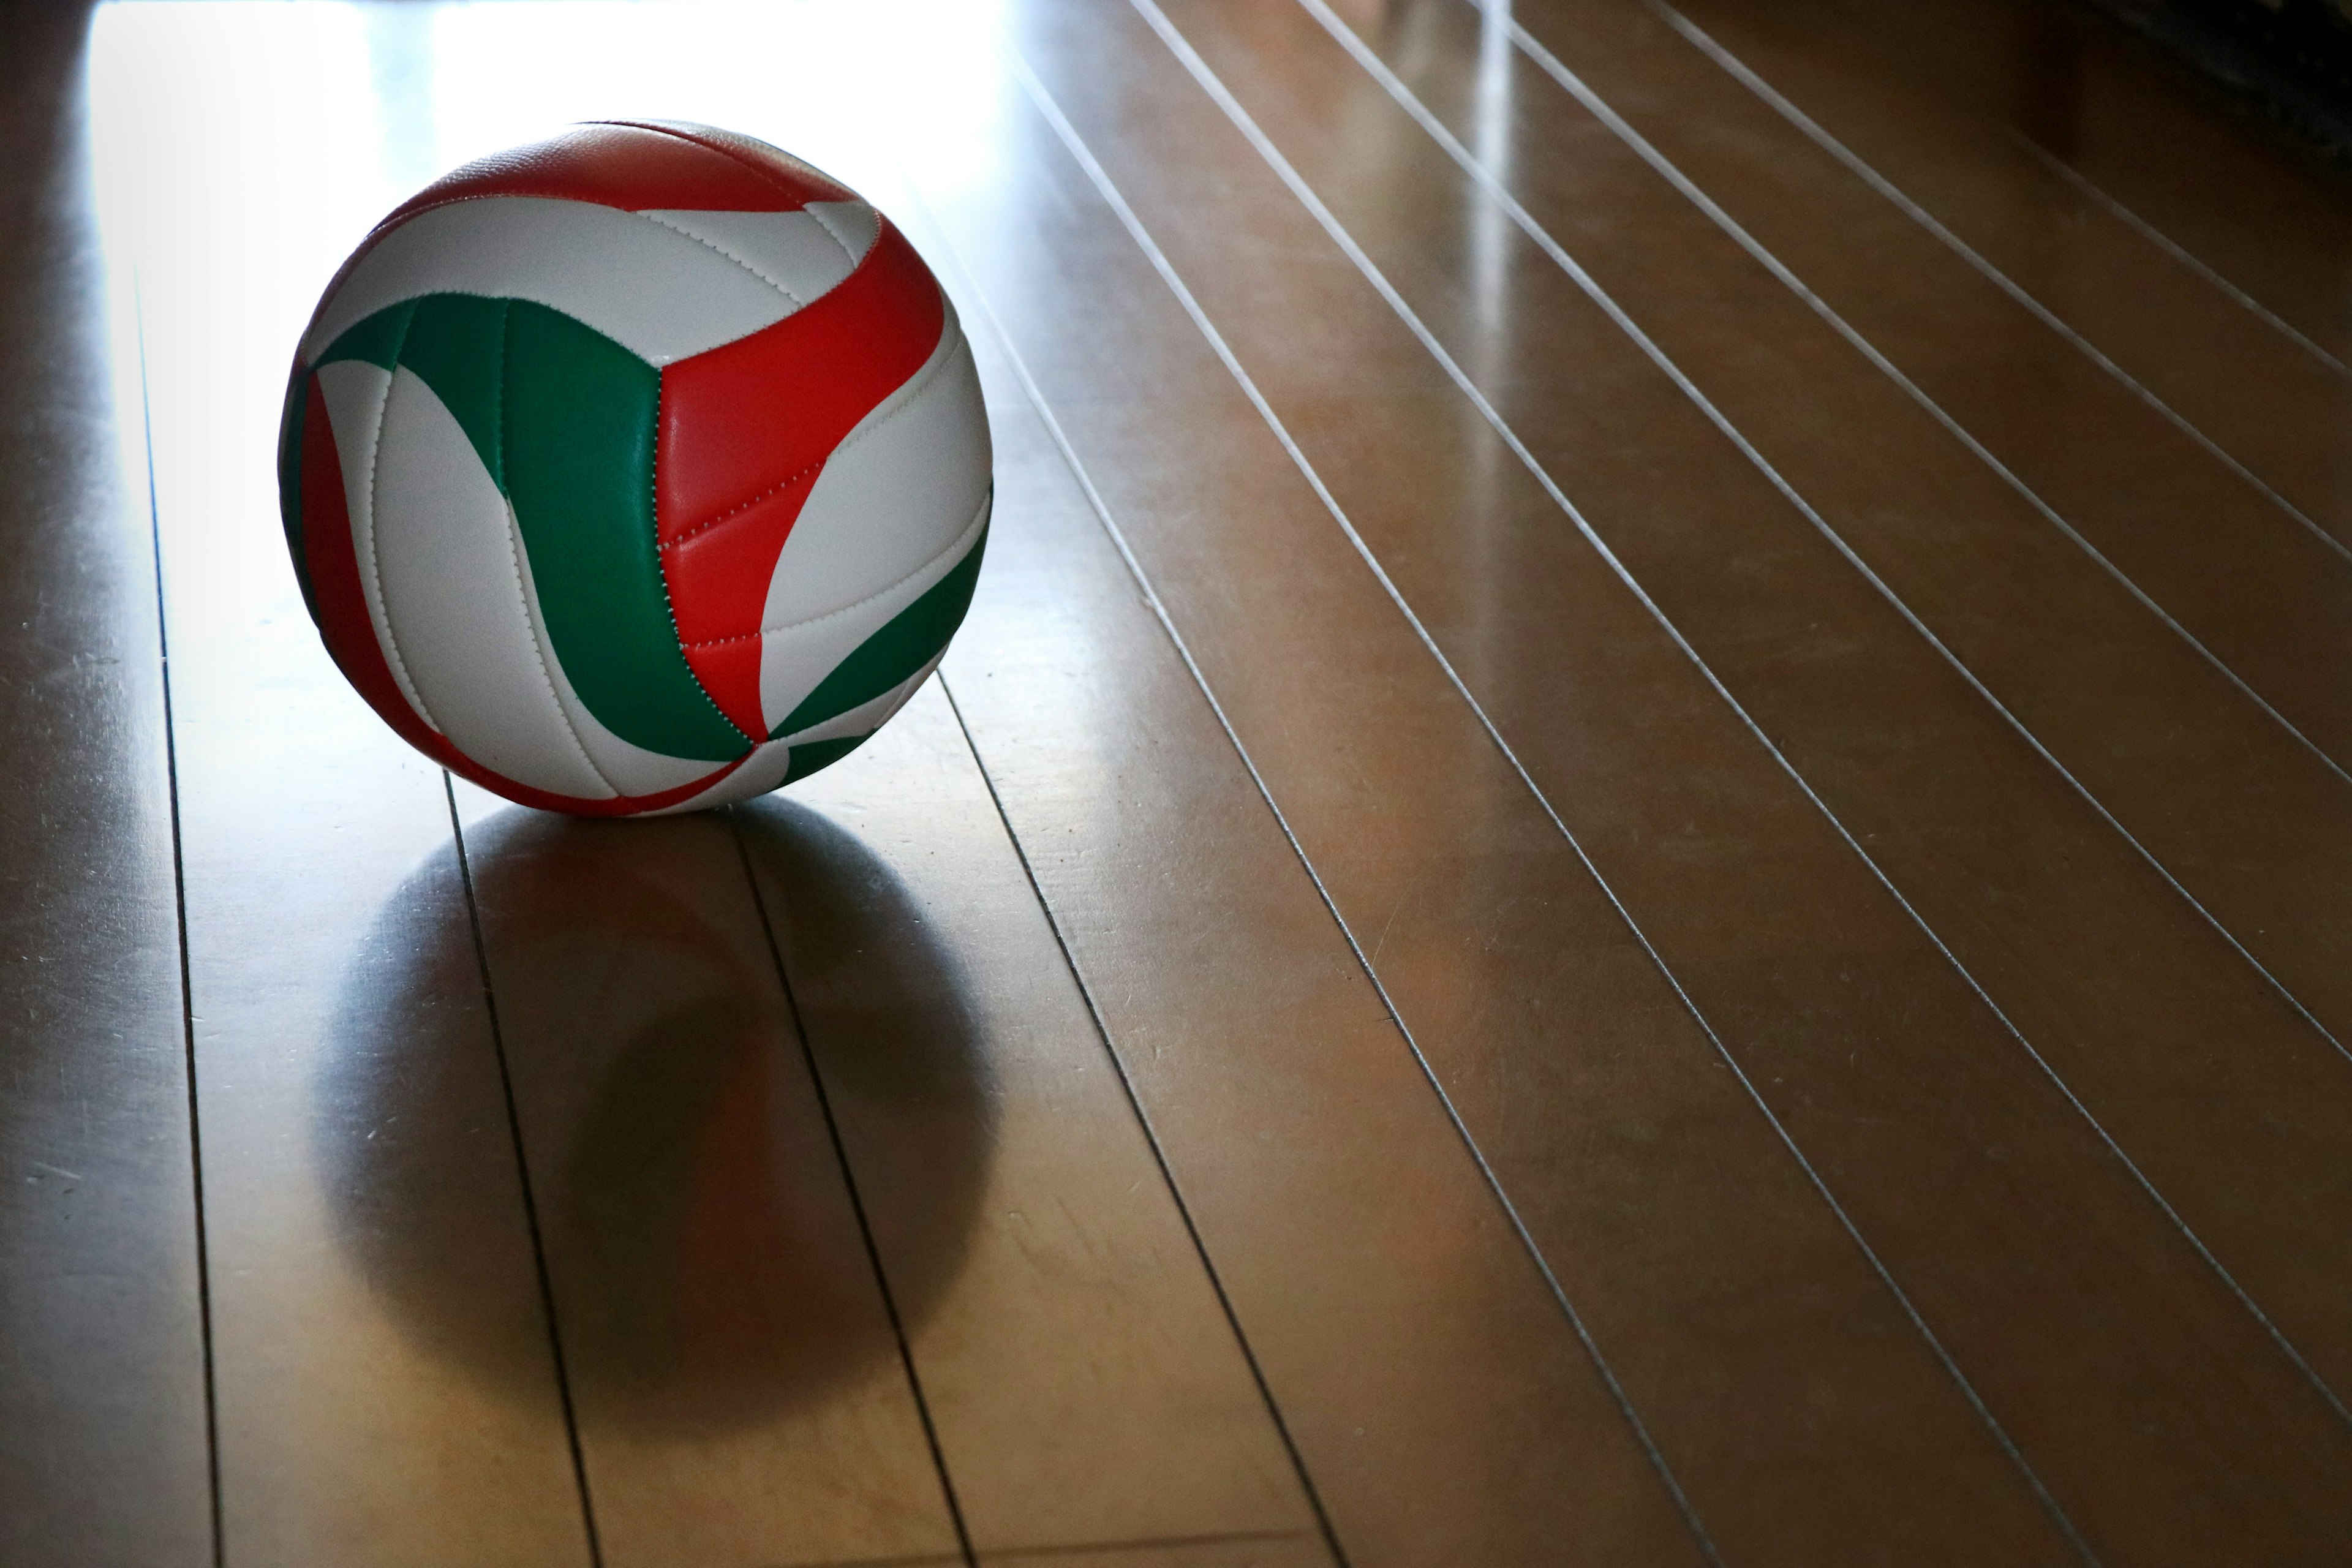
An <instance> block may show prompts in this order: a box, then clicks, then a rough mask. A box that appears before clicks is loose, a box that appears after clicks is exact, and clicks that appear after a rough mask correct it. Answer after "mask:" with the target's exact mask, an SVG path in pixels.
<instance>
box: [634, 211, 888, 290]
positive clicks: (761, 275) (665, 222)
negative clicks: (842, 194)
mask: <svg viewBox="0 0 2352 1568" xmlns="http://www.w3.org/2000/svg"><path fill="white" fill-rule="evenodd" d="M636 216H639V217H641V218H643V219H645V220H646V222H647V223H657V224H659V225H661V226H662V227H664V228H666V229H667V230H669V231H670V232H671V233H672V234H682V235H684V236H686V237H687V238H688V239H690V240H693V241H694V242H695V243H696V244H698V245H707V246H709V247H710V248H711V249H713V250H715V251H717V252H718V253H719V255H721V256H723V257H725V258H727V259H728V260H730V261H731V262H733V263H734V264H735V265H736V266H738V267H740V268H742V269H743V270H744V271H746V272H748V273H750V274H751V276H752V277H754V278H757V279H759V280H760V281H761V282H762V283H765V284H766V285H767V286H768V287H769V288H771V289H774V290H775V291H776V292H777V293H779V294H782V296H783V297H784V298H785V299H787V300H791V301H792V302H793V304H795V305H798V306H801V307H802V308H803V309H806V308H807V307H808V306H809V305H810V304H811V303H812V302H813V301H812V300H803V299H802V298H801V297H800V296H799V295H798V294H795V293H793V291H792V290H791V289H787V288H785V287H784V285H783V283H782V281H781V280H780V279H774V278H771V277H769V276H768V275H767V274H766V273H765V272H762V271H761V269H760V268H757V267H755V266H753V265H752V264H751V262H749V261H747V260H745V259H744V258H742V257H740V256H738V255H736V254H735V253H734V252H733V251H731V250H730V249H728V248H727V247H725V246H723V245H721V244H719V242H718V241H717V240H715V239H709V238H705V237H703V236H701V235H698V234H697V233H695V232H694V231H693V230H692V229H690V228H685V227H682V226H679V225H677V224H674V223H672V222H670V221H669V219H667V218H666V217H656V216H654V215H653V214H652V213H639V214H637V215H636ZM818 227H820V228H823V227H824V225H823V224H822V223H819V224H818ZM825 232H827V233H828V234H830V233H831V232H832V231H831V230H830V229H827V230H826V231H825ZM834 243H835V245H839V244H840V243H841V241H839V240H838V239H836V240H835V241H834ZM818 298H822V296H818Z"/></svg>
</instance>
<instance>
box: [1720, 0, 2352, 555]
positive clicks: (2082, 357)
mask: <svg viewBox="0 0 2352 1568" xmlns="http://www.w3.org/2000/svg"><path fill="white" fill-rule="evenodd" d="M1738 11H1739V7H1738V5H1736V4H1731V5H1725V4H1701V5H1697V6H1695V7H1694V9H1693V10H1692V12H1691V15H1692V16H1693V17H1694V18H1695V19H1697V20H1699V21H1701V22H1702V24H1706V23H1710V22H1712V23H1721V24H1728V26H1729V28H1730V29H1731V30H1729V31H1727V34H1726V38H1725V42H1726V44H1727V47H1729V48H1730V49H1731V50H1732V51H1733V52H1734V53H1736V54H1738V55H1740V56H1741V57H1742V58H1743V59H1745V60H1747V62H1748V64H1749V66H1750V68H1752V69H1754V70H1755V71H1756V72H1757V73H1758V74H1759V76H1761V77H1763V78H1764V79H1766V80H1767V81H1770V80H1771V79H1773V78H1774V77H1775V76H1779V77H1781V78H1783V79H1786V81H1787V84H1788V85H1787V86H1786V87H1784V88H1779V89H1777V90H1780V91H1782V92H1784V93H1786V94H1787V95H1788V96H1789V97H1790V100H1792V101H1794V102H1795V103H1796V105H1797V106H1798V107H1799V109H1800V110H1802V111H1803V112H1804V113H1805V114H1806V115H1807V116H1808V117H1809V118H1810V119H1811V120H1812V121H1814V122H1815V123H1816V124H1818V125H1819V126H1820V127H1821V128H1822V130H1823V131H1825V132H1827V133H1828V134H1829V135H1830V136H1832V137H1833V138H1835V139H1836V140H1837V141H1838V142H1840V143H1841V144H1842V145H1843V146H1844V147H1845V148H1846V149H1847V150H1848V151H1849V152H1850V153H1852V154H1853V155H1854V156H1855V157H1857V158H1859V159H1861V160H1862V161H1864V163H1868V164H1869V165H1870V166H1871V167H1872V168H1874V170H1876V171H1877V172H1878V173H1879V174H1881V175H1882V176H1883V177H1885V179H1886V180H1888V181H1889V182H1890V183H1891V184H1893V185H1894V186H1895V188H1896V189H1898V190H1900V191H1902V192H1903V193H1904V195H1906V197H1908V198H1909V200H1911V201H1912V202H1915V203H1916V204H1917V205H1919V206H1921V207H1922V208H1924V209H1925V210H1926V211H1927V212H1928V213H1929V214H1931V215H1933V216H1934V217H1935V219H1936V221H1937V223H1938V224H1940V225H1941V226H1943V227H1944V228H1945V229H1947V230H1948V232H1949V233H1950V234H1951V235H1952V236H1953V237H1954V238H1956V239H1957V240H1958V242H1959V243H1961V244H1963V245H1965V246H1967V247H1969V249H1970V250H1972V251H1974V252H1975V253H1976V254H1977V255H1978V256H1979V257H1981V258H1983V259H1984V261H1985V262H1987V263H1989V264H1990V266H1991V267H1993V268H1997V269H1998V270H1999V271H2000V274H2001V275H2002V276H2003V277H2005V278H2007V279H2011V281H2012V282H2013V283H2014V284H2015V285H2016V286H2017V287H2018V288H2019V289H2021V290H2022V291H2023V292H2024V293H2025V294H2026V295H2027V296H2028V297H2030V298H2032V300H2034V301H2035V303H2036V304H2038V305H2040V306H2041V307H2042V309H2044V310H2047V311H2049V312H2050V314H2051V315H2052V316H2053V317H2055V318H2056V319H2057V320H2058V321H2062V322H2063V323H2064V325H2065V327H2066V328H2067V329H2068V331H2070V332H2072V333H2074V334H2079V336H2080V338H2081V339H2082V340H2083V343H2084V345H2087V347H2088V348H2089V349H2090V350H2093V351H2095V353H2097V354H2099V355H2104V356H2105V358H2106V359H2107V360H2109V361H2110V362H2111V363H2112V364H2113V365H2114V367H2115V369H2116V371H2118V372H2120V373H2121V374H2123V375H2126V376H2129V377H2130V378H2131V379H2132V381H2133V382H2135V383H2136V384H2137V386H2139V387H2142V388H2145V389H2146V391H2147V393H2148V394H2150V395H2153V396H2154V397H2155V398H2156V399H2158V400H2160V401H2161V402H2162V404H2163V405H2166V406H2167V407H2168V408H2169V409H2170V410H2171V411H2172V412H2174V413H2175V414H2177V415H2178V416H2179V418H2180V419H2181V420H2182V421H2183V422H2185V423H2186V424H2187V425H2188V426H2190V427H2192V428H2193V429H2194V430H2195V431H2197V432H2198V433H2199V434H2200V435H2201V436H2202V437H2206V438H2207V439H2209V440H2210V442H2211V443H2213V445H2214V446H2216V447H2219V449H2220V450H2221V452H2223V453H2225V454H2227V456H2228V458H2230V459H2231V461H2232V463H2233V464H2234V465H2237V466H2240V467H2242V469H2243V470H2244V471H2245V473H2247V474H2248V475H2250V476H2251V477H2252V479H2254V480H2255V481H2257V482H2258V483H2259V484H2261V485H2262V486H2263V487H2266V488H2267V489H2269V490H2270V491H2271V492H2272V493H2273V497H2274V498H2275V500H2276V501H2277V502H2278V503H2282V504H2284V506H2287V507H2291V508H2294V509H2295V510H2297V511H2298V512H2300V513H2301V514H2302V515H2303V516H2304V517H2305V518H2307V519H2308V520H2309V521H2311V522H2312V523H2313V524H2315V526H2317V527H2318V528H2321V529H2324V530H2326V531H2327V532H2328V533H2330V534H2331V535H2333V537H2334V538H2335V539H2336V541H2338V542H2342V543H2346V544H2352V489H2347V484H2346V479H2347V458H2346V456H2345V452H2344V449H2343V443H2342V441H2341V439H2340V437H2339V436H2338V434H2337V433H2338V431H2339V430H2340V429H2341V427H2342V424H2343V420H2344V416H2345V413H2346V410H2347V407H2352V374H2347V372H2346V371H2345V370H2344V369H2343V368H2342V367H2340V366H2337V365H2333V364H2329V363H2325V362H2324V361H2321V360H2319V359H2317V358H2315V356H2313V355H2311V354H2310V353H2307V352H2305V350H2303V349H2302V348H2301V347H2300V346H2299V345H2297V344H2294V343H2293V342H2289V341H2288V340H2287V339H2285V338H2284V336H2282V335H2281V334H2280V333H2279V332H2278V331H2276V330H2275V329H2273V327H2272V326H2271V325H2270V324H2269V323H2268V322H2265V321H2262V320H2260V319H2259V318H2258V317H2256V316H2254V315H2253V314H2252V313H2251V312H2249V311H2247V310H2244V309H2243V308H2242V306H2241V305H2240V304H2239V303H2238V302H2237V301H2236V300H2231V299H2230V298H2228V297H2227V296H2226V295H2225V294H2223V293H2222V292H2221V291H2220V290H2218V289H2214V288H2212V287H2211V285H2210V280H2208V279H2203V278H2200V277H2199V276H2197V275H2196V274H2195V273H2194V272H2193V271H2191V270H2190V269H2189V268H2183V267H2182V266H2180V265H2179V261H2178V259H2177V258H2173V257H2171V256H2168V255H2167V254H2165V253H2164V252H2163V251H2162V250H2161V249H2160V248H2158V247H2155V246H2153V245H2150V244H2149V243H2148V242H2147V237H2146V236H2144V235H2143V234H2140V233H2139V232H2137V231H2136V230H2134V229H2133V228H2132V227H2131V226H2129V225H2128V224H2126V223H2125V222H2124V221H2123V220H2122V219H2121V218H2120V217H2119V216H2117V215H2116V213H2114V212H2113V211H2112V210H2111V209H2109V208H2107V207H2105V206H2104V205H2101V204H2099V203H2097V202H2096V201H2094V200H2093V199H2091V197H2090V196H2089V195H2088V194H2087V193H2085V192H2084V191H2082V190H2081V189H2080V188H2079V187H2076V186H2074V184H2071V183H2069V182H2067V181H2066V180H2065V179H2064V178H2063V176H2062V175H2060V174H2058V173H2057V171H2055V170H2054V169H2053V168H2051V167H2050V166H2049V164H2048V163H2047V162H2046V161H2044V160H2042V159H2040V158H2038V157H2036V156H2035V154H2034V152H2033V149H2032V146H2031V145H2030V144H2028V143H2027V142H2024V141H2023V140H2022V139H2021V138H2018V137H2013V136H2005V135H2002V134H2000V130H1999V128H1998V122H1997V121H1996V120H1995V118H1994V116H1992V115H1990V114H1987V113H1986V112H1985V111H1984V108H1983V106H1982V105H1981V104H1980V103H1979V104H1969V105H1967V106H1966V107H1965V108H1963V109H1961V110H1960V112H1958V113H1954V112H1952V111H1951V110H1949V109H1948V108H1947V107H1946V103H1947V101H1948V99H1947V90H1944V89H1941V84H1943V83H1946V82H1948V81H1950V80H1951V79H1952V78H1953V76H1954V74H1955V73H1954V72H1953V71H1952V70H1951V69H1950V68H1949V64H1948V62H1949V61H1950V60H1951V59H1952V58H1953V56H1954V55H1955V54H1956V53H1958V52H1962V51H1982V50H1984V49H1985V48H1986V45H1987V42H1988V41H1989V39H1990V37H1993V36H1995V34H1994V30H1993V29H1991V28H1988V27H1986V26H1984V24H1983V22H1982V20H1981V17H1980V16H1969V15H1967V14H1966V13H1960V14H1957V15H1956V14H1955V13H1954V12H1952V11H1951V10H1950V9H1948V8H1947V7H1943V6H1927V7H1923V8H1920V9H1918V10H1916V11H1913V12H1909V13H1907V14H1906V17H1905V20H1904V23H1903V25H1901V26H1857V25H1856V19H1857V16H1858V12H1857V10H1856V9H1855V8H1853V7H1849V6H1846V5H1843V4H1842V3H1841V0H1807V3H1806V4H1803V5H1788V6H1779V7H1775V11H1776V15H1775V16H1774V18H1773V20H1772V22H1771V23H1770V25H1769V29H1768V30H1767V31H1766V32H1765V33H1763V34H1761V35H1760V36H1759V34H1756V33H1753V32H1748V31H1744V30H1742V29H1741V26H1740V23H1741V20H1742V18H1740V16H1738ZM1776 33H1777V34H1779V35H1780V37H1789V38H1790V39H1791V40H1792V41H1797V42H1798V43H1799V47H1797V48H1796V49H1795V50H1793V51H1788V52H1785V53H1784V52H1783V51H1781V50H1780V49H1777V48H1775V47H1774V45H1773V43H1772V41H1771V40H1772V37H1773V35H1774V34H1776ZM1970 74H1974V73H1970ZM1971 110H1972V111H1973V112H1971ZM2070 346H2074V345H2070ZM2061 357H2062V358H2065V359H2066V360H2067V363H2089V359H2090V356H2089V355H2088V354H2084V353H2076V354H2074V355H2072V356H2061ZM2099 368H2105V367H2099Z"/></svg>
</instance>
